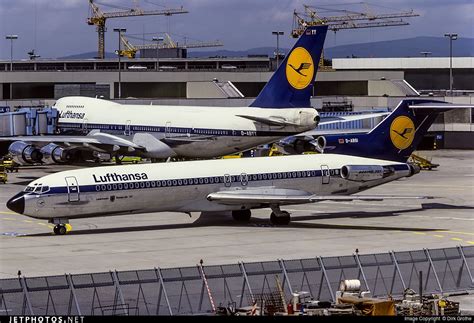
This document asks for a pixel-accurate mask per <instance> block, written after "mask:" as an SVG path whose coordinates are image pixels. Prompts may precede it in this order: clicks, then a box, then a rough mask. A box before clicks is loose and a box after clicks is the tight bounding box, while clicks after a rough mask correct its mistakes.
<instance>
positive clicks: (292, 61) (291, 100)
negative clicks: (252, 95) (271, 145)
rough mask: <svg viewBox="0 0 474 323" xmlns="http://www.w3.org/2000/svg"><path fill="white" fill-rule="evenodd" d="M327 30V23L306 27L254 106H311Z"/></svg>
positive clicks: (252, 105)
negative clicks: (325, 24)
mask: <svg viewBox="0 0 474 323" xmlns="http://www.w3.org/2000/svg"><path fill="white" fill-rule="evenodd" d="M327 29H328V27H327V26H314V27H308V28H307V29H306V30H305V32H304V33H303V35H302V36H301V37H300V38H299V39H298V41H297V42H296V44H295V46H294V47H293V49H292V50H291V51H290V52H289V53H288V55H287V56H286V58H285V59H284V60H283V62H282V63H281V64H280V66H279V67H278V69H277V70H276V72H275V73H274V74H273V76H272V77H271V79H270V81H268V83H267V84H266V85H265V87H264V88H263V90H262V91H261V92H260V94H259V95H258V96H257V98H256V99H255V101H254V102H253V103H252V104H251V105H250V106H251V107H259V108H292V107H298V108H305V107H311V103H310V98H311V95H312V93H313V85H314V80H315V78H316V72H317V70H318V65H319V60H320V58H321V53H322V50H323V45H324V40H325V39H326V33H327Z"/></svg>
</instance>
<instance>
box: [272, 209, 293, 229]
mask: <svg viewBox="0 0 474 323" xmlns="http://www.w3.org/2000/svg"><path fill="white" fill-rule="evenodd" d="M270 208H271V209H272V214H271V215H270V222H271V223H272V224H274V225H288V224H289V223H290V220H291V217H290V213H289V212H286V211H282V210H280V206H279V205H271V206H270Z"/></svg>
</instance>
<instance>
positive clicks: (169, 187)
mask: <svg viewBox="0 0 474 323" xmlns="http://www.w3.org/2000/svg"><path fill="white" fill-rule="evenodd" d="M347 165H379V166H383V167H389V168H390V169H391V172H390V174H388V175H387V176H386V177H384V178H380V179H377V180H371V181H366V182H360V181H352V180H347V179H345V178H343V177H342V176H341V168H342V167H343V166H347ZM410 175H411V173H410V167H409V165H407V164H404V163H397V162H390V161H383V160H376V159H368V158H360V157H351V156H342V155H330V154H324V155H298V156H285V157H260V158H243V159H224V160H207V161H191V162H175V163H161V164H139V165H127V166H106V167H96V168H90V169H78V170H71V171H64V172H59V173H56V174H51V175H47V176H45V177H42V178H39V179H37V180H35V181H33V182H32V183H30V184H29V185H28V187H27V188H26V189H25V192H23V194H24V195H23V197H24V198H25V204H24V212H21V213H23V214H25V215H27V216H31V217H34V218H40V219H53V218H62V219H74V218H81V217H95V216H104V215H115V214H124V213H144V212H161V211H175V212H207V211H209V212H212V211H230V210H239V209H242V208H247V209H250V208H258V207H263V205H260V204H259V203H252V204H250V205H249V204H244V205H225V204H220V203H216V202H214V201H209V200H208V199H207V196H208V195H209V194H211V193H215V192H223V191H232V190H251V189H252V190H253V189H259V190H262V192H263V193H262V194H264V192H265V190H267V189H268V190H271V189H275V188H276V189H288V190H299V191H303V192H307V193H309V194H316V195H321V196H328V195H332V194H335V195H350V194H353V193H357V192H360V191H363V190H366V189H368V188H370V187H374V186H378V185H380V184H383V183H386V182H390V181H393V180H395V179H398V178H401V177H405V176H410Z"/></svg>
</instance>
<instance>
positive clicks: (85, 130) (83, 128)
mask: <svg viewBox="0 0 474 323" xmlns="http://www.w3.org/2000/svg"><path fill="white" fill-rule="evenodd" d="M82 131H83V132H84V133H87V131H88V127H87V119H84V120H83V121H82Z"/></svg>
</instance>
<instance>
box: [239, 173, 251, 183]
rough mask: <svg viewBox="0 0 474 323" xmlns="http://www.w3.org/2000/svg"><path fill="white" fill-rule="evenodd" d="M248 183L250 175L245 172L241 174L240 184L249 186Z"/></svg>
mask: <svg viewBox="0 0 474 323" xmlns="http://www.w3.org/2000/svg"><path fill="white" fill-rule="evenodd" d="M248 183H249V178H248V175H247V174H245V173H242V174H240V184H241V185H242V186H247V184H248Z"/></svg>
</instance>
